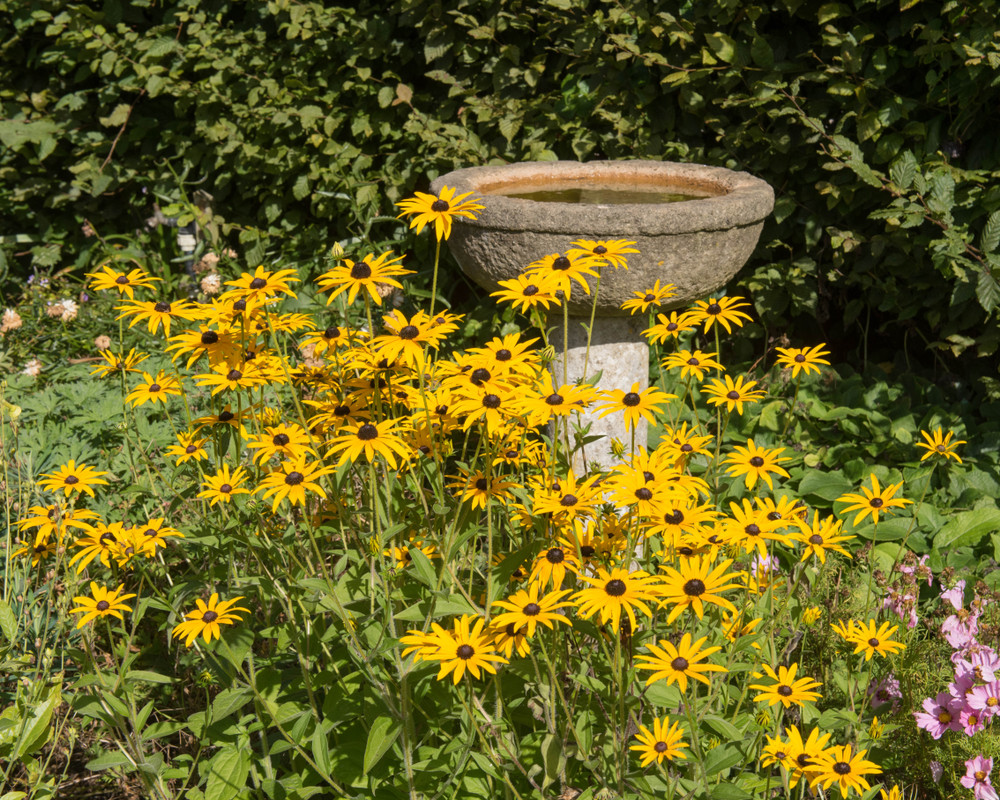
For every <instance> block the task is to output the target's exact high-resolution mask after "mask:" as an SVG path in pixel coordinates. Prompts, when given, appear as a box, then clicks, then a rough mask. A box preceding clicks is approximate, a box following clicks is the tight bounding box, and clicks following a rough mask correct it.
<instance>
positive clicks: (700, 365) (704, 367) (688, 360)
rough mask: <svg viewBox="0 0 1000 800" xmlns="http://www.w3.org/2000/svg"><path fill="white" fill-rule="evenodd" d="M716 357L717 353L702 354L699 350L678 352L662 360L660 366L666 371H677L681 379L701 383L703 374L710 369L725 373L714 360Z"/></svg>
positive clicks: (723, 368) (703, 377)
mask: <svg viewBox="0 0 1000 800" xmlns="http://www.w3.org/2000/svg"><path fill="white" fill-rule="evenodd" d="M716 355H717V353H703V352H702V351H701V350H693V351H692V350H678V351H677V352H676V353H671V354H670V355H669V356H667V357H666V358H665V359H663V362H662V366H663V367H665V368H666V369H679V370H680V372H681V377H682V378H694V379H695V380H697V381H703V380H704V379H705V373H706V372H707V371H708V370H710V369H715V370H720V371H723V372H724V371H725V367H723V366H722V364H720V363H719V362H718V361H716V360H715V356H716Z"/></svg>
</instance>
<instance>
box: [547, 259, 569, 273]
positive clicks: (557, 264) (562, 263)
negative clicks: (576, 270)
mask: <svg viewBox="0 0 1000 800" xmlns="http://www.w3.org/2000/svg"><path fill="white" fill-rule="evenodd" d="M571 266H572V262H571V261H570V260H569V259H568V258H566V256H559V258H557V259H556V260H555V261H553V262H552V269H557V270H559V271H560V272H561V271H562V270H565V269H569V268H570V267H571Z"/></svg>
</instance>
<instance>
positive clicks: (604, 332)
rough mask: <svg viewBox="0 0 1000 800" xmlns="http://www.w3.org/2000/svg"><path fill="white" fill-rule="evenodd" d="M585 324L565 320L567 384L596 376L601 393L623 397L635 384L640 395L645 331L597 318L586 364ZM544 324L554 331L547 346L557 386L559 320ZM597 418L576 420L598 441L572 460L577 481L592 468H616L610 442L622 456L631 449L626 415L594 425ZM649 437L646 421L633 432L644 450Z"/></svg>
mask: <svg viewBox="0 0 1000 800" xmlns="http://www.w3.org/2000/svg"><path fill="white" fill-rule="evenodd" d="M557 323H558V324H557ZM581 323H582V324H581ZM589 323H590V318H589V317H587V318H583V317H570V318H569V328H568V330H569V337H568V338H569V350H568V356H569V357H568V358H567V359H566V366H567V371H568V378H569V383H571V384H572V383H574V382H575V381H576V380H577V379H582V378H586V377H587V376H588V375H596V374H597V373H598V372H600V373H601V377H600V387H601V388H602V389H604V390H606V391H607V390H611V389H621V390H622V391H624V392H628V391H630V390H631V388H632V385H633V384H635V383H638V384H639V391H640V392H642V391H644V390H645V389H647V388H648V387H649V346H648V345H647V344H646V341H645V339H643V338H642V329H643V328H644V327H645V325H643V324H640V323H639V322H638V321H637V320H636V319H635V318H629V317H598V318H597V319H596V320H594V332H593V336H592V337H591V340H590V357H589V359H588V358H587V331H586V328H584V325H585V324H589ZM549 324H550V326H554V328H555V331H554V333H553V337H552V339H551V340H550V341H551V344H553V345H554V346H555V347H556V349H557V350H558V355H557V357H556V360H555V361H554V362H553V364H552V374H553V377H554V379H555V381H556V383H557V385H558V384H560V383H562V380H563V354H562V324H561V319H558V318H557V317H551V318H550V319H549ZM597 405H600V403H597V404H595V407H596V406H597ZM598 413H599V412H597V411H594V410H591V411H589V412H586V413H581V414H580V415H579V416H580V418H579V423H580V425H581V426H582V427H586V426H587V424H590V426H591V427H590V434H591V435H597V436H601V437H602V438H601V439H600V440H599V441H596V442H593V443H591V444H589V445H587V446H586V447H585V448H584V450H583V452H579V451H578V452H577V453H576V454H574V458H573V469H574V471H575V472H576V474H577V475H582V474H584V473H585V472H586V471H587V469H591V470H592V469H594V468H595V467H597V468H600V469H602V470H609V469H611V468H612V467H613V466H615V465H616V464H618V463H619V461H620V460H621V459H617V458H615V457H614V456H613V455H612V453H611V439H612V438H614V439H618V440H619V441H621V442H622V443H623V444H624V445H625V452H626V453H627V452H629V449H630V447H631V443H632V434H631V432H630V431H629V430H628V428H626V426H625V415H624V414H623V413H614V414H609V415H608V416H606V417H604V418H603V419H598ZM648 436H649V432H648V428H647V425H646V421H645V420H642V422H640V423H639V425H637V426H636V431H635V445H636V447H639V446H642V447H646V446H647V438H648Z"/></svg>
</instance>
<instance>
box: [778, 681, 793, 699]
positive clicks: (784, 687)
mask: <svg viewBox="0 0 1000 800" xmlns="http://www.w3.org/2000/svg"><path fill="white" fill-rule="evenodd" d="M777 691H778V694H780V695H781V696H782V697H788V696H789V695H790V694H791V693H792V687H791V686H789V685H788V684H787V683H783V684H781V685H780V686H779V687H778V689H777Z"/></svg>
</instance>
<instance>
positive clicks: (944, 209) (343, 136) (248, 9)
mask: <svg viewBox="0 0 1000 800" xmlns="http://www.w3.org/2000/svg"><path fill="white" fill-rule="evenodd" d="M998 12H1000V7H998V2H997V1H996V0H980V1H979V2H975V3H969V2H932V1H931V0H923V1H922V2H921V0H891V1H890V0H867V2H865V1H864V0H858V2H854V3H836V2H818V1H817V0H801V1H800V0H776V1H775V2H770V3H752V2H744V1H743V0H740V1H739V2H737V1H736V0H698V1H697V2H692V1H691V0H689V1H688V2H685V3H676V2H668V3H662V2H639V1H637V0H633V1H631V2H613V1H611V0H502V1H501V0H493V1H492V2H484V1H481V0H476V1H475V2H473V1H472V0H467V1H463V0H450V2H445V3H442V2H436V1H435V0H396V2H381V3H370V4H367V5H366V6H365V9H364V11H358V10H356V9H354V8H349V7H338V6H335V5H332V4H324V3H317V2H292V1H291V0H272V2H267V3H263V2H236V1H235V0H233V1H232V2H230V1H228V0H180V1H178V0H175V1H174V2H167V1H166V0H163V1H162V2H156V0H131V1H130V2H126V0H104V2H103V4H102V3H101V2H99V0H95V2H90V3H69V2H64V1H62V2H60V1H59V0H0V22H2V24H3V28H4V29H5V36H4V41H5V44H3V46H2V50H0V69H2V70H3V74H5V75H6V76H7V78H6V79H5V80H4V81H3V83H2V84H0V102H2V109H3V111H2V121H0V143H2V145H3V148H2V152H0V180H2V183H3V187H4V188H3V191H2V192H0V220H2V221H0V226H2V228H0V233H2V234H3V239H2V244H0V253H2V254H3V256H4V257H3V263H2V264H0V270H3V272H4V274H5V275H6V279H7V281H8V286H9V285H10V284H9V281H11V280H12V279H23V278H24V276H25V275H26V274H29V273H30V271H31V269H32V268H33V267H34V268H46V269H48V268H53V267H65V266H75V267H77V268H80V267H83V266H85V265H87V264H88V259H89V258H90V255H91V254H90V248H91V247H92V246H93V242H94V240H93V239H86V238H84V236H83V234H82V232H81V226H82V224H83V221H84V220H85V219H87V220H90V221H91V222H92V223H93V224H94V225H95V226H96V227H97V228H98V230H100V231H101V232H103V233H128V232H130V231H132V230H136V229H139V228H141V227H142V223H143V220H144V219H145V218H147V217H149V216H150V215H151V214H152V210H153V209H152V203H153V201H154V199H156V198H157V197H159V198H160V202H161V203H163V202H166V201H165V200H164V199H163V198H168V199H169V198H172V199H174V200H181V199H182V195H183V196H184V197H190V193H191V192H192V191H193V190H194V189H195V188H202V189H204V190H206V191H208V192H210V193H211V194H212V195H213V196H214V205H213V209H214V214H215V216H214V217H213V219H212V220H211V221H210V224H209V230H210V232H211V233H212V234H213V235H218V236H220V237H222V238H224V239H228V240H230V242H231V243H232V244H236V245H238V246H239V250H240V253H241V255H242V256H243V257H244V258H245V260H246V262H247V263H248V265H249V266H256V264H257V263H260V262H261V261H262V260H264V259H269V258H272V257H274V256H276V255H280V256H282V257H283V258H284V259H285V260H286V261H288V262H292V263H295V262H307V261H309V260H311V259H313V258H315V256H316V255H317V254H319V253H320V252H322V251H324V250H326V249H327V248H328V247H329V246H330V245H331V244H332V243H333V242H334V241H342V242H344V243H345V244H346V245H347V246H350V244H351V241H352V239H353V238H354V237H362V236H365V237H368V238H371V239H373V240H375V241H378V242H385V243H392V242H394V241H397V242H401V241H402V237H403V233H404V228H403V227H402V226H401V225H400V224H398V223H395V222H392V221H389V220H385V219H383V220H380V221H377V222H376V223H375V224H374V226H372V227H369V226H371V223H370V222H368V220H370V219H371V218H372V217H376V216H378V215H380V214H381V215H390V214H392V207H391V203H392V202H394V201H396V200H398V199H399V198H400V197H403V196H406V195H408V194H410V193H411V192H412V191H413V190H414V189H424V188H426V186H427V184H428V183H429V181H430V180H431V179H432V178H433V177H435V176H436V175H438V174H440V173H442V172H444V171H447V170H450V169H452V168H455V167H459V166H467V165H473V164H481V163H486V162H491V161H494V162H502V161H521V160H528V159H556V158H561V159H584V160H585V159H602V158H655V159H673V160H681V161H694V162H702V163H707V164H715V165H723V166H727V167H731V168H735V169H741V170H747V171H749V172H751V173H753V174H755V175H758V176H760V177H762V178H764V179H765V180H767V181H768V182H770V183H771V184H772V185H773V186H774V187H775V190H776V192H777V196H778V199H777V206H776V209H775V214H774V216H773V218H772V220H771V221H770V222H769V224H768V225H767V227H766V229H765V233H764V236H763V238H762V241H761V244H760V246H759V247H758V250H757V253H756V255H755V257H754V260H753V261H752V262H751V264H750V265H749V266H748V267H747V268H746V269H745V270H744V272H743V273H742V274H741V277H740V281H741V283H742V289H743V290H744V291H749V292H750V293H751V294H752V296H753V299H754V301H755V303H756V306H757V308H758V310H759V311H760V312H761V313H762V314H763V315H764V317H765V319H766V322H767V324H768V326H769V328H768V330H769V331H770V332H772V333H773V332H774V331H775V330H779V329H782V330H787V331H789V332H790V333H791V334H792V335H794V334H795V333H800V334H801V333H808V336H809V339H810V341H812V340H814V339H815V338H816V331H815V324H814V323H813V322H812V320H813V319H814V318H815V319H818V320H819V322H820V324H821V326H822V328H823V330H822V334H823V336H824V338H825V339H826V340H827V341H830V342H832V343H833V345H834V347H835V348H839V349H840V350H841V352H839V353H837V356H839V357H846V358H850V357H851V355H852V354H853V351H852V350H851V349H850V348H853V347H854V345H848V343H850V342H856V341H862V340H863V341H864V342H865V344H864V345H859V346H858V347H859V350H858V353H859V354H860V347H862V346H867V342H868V340H869V339H871V340H873V341H874V340H879V341H887V342H889V343H891V344H893V345H894V346H895V345H898V344H899V343H900V342H904V337H906V341H907V342H908V346H909V347H911V348H912V347H914V346H915V347H916V348H917V349H918V350H919V349H922V348H923V346H924V345H923V344H922V343H920V342H919V338H922V339H924V340H925V341H927V342H930V343H934V344H936V346H937V347H938V348H940V349H947V350H950V351H951V352H952V353H954V354H955V355H958V354H960V353H962V352H963V351H965V350H968V352H969V354H973V353H975V354H978V355H990V354H992V353H993V352H994V350H995V348H996V345H997V342H998V339H1000V336H998V330H1000V329H998V327H997V326H996V324H995V321H993V319H992V318H993V312H994V309H995V308H996V306H997V305H998V302H1000V284H998V277H1000V255H998V253H997V249H998V243H1000V188H998V187H997V185H996V183H995V180H996V178H997V176H998V175H1000V171H998V169H1000V138H998V137H997V135H996V133H997V128H998V125H1000V112H998V108H1000V103H998V82H1000V39H998V38H997V37H996V34H995V30H996V22H995V20H996V18H997V16H998ZM580 233H581V234H582V235H583V234H586V231H581V232H580ZM165 241H168V242H169V238H167V239H165ZM987 320H990V321H989V322H987ZM796 324H797V326H798V327H796ZM789 326H791V327H789ZM911 332H916V333H917V334H919V338H918V337H916V336H915V337H913V339H910V337H909V335H910V333H911ZM914 340H916V341H914ZM845 350H846V352H845Z"/></svg>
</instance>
